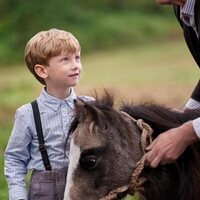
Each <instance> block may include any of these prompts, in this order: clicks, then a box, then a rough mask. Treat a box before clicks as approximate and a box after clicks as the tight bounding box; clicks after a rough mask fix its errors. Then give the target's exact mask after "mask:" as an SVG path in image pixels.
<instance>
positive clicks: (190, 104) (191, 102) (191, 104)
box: [185, 98, 200, 109]
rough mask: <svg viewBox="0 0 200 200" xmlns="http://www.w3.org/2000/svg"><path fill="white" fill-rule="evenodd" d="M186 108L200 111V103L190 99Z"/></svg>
mask: <svg viewBox="0 0 200 200" xmlns="http://www.w3.org/2000/svg"><path fill="white" fill-rule="evenodd" d="M185 107H186V108H188V109H198V108H200V102H198V101H196V100H194V99H192V98H190V99H189V100H188V102H187V103H186V105H185Z"/></svg>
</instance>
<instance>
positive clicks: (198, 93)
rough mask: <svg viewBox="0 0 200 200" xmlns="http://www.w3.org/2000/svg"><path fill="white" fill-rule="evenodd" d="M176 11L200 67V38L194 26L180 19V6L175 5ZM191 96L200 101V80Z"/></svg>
mask: <svg viewBox="0 0 200 200" xmlns="http://www.w3.org/2000/svg"><path fill="white" fill-rule="evenodd" d="M174 12H175V15H176V18H177V20H178V21H179V23H180V25H181V27H182V29H183V33H184V38H185V41H186V43H187V46H188V48H189V50H190V52H191V54H192V56H193V58H194V60H195V61H196V63H197V65H198V66H199V67H200V40H199V38H198V37H197V36H196V33H195V32H194V30H193V28H192V27H188V26H186V25H185V24H184V23H183V22H182V21H181V20H180V7H179V6H174ZM191 98H193V99H195V100H196V101H199V102H200V80H199V82H198V83H197V85H196V87H195V88H194V90H193V92H192V95H191Z"/></svg>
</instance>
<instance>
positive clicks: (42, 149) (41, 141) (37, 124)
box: [31, 100, 51, 171]
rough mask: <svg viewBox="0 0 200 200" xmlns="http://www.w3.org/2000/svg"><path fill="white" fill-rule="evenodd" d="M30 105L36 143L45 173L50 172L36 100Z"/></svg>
mask: <svg viewBox="0 0 200 200" xmlns="http://www.w3.org/2000/svg"><path fill="white" fill-rule="evenodd" d="M31 105H32V109H33V115H34V120H35V127H36V131H37V136H38V141H39V150H40V153H41V155H42V160H43V164H44V167H45V169H46V170H47V171H51V165H50V161H49V157H48V154H47V149H46V146H45V143H44V136H43V131H42V124H41V119H40V112H39V108H38V104H37V100H35V101H33V102H31Z"/></svg>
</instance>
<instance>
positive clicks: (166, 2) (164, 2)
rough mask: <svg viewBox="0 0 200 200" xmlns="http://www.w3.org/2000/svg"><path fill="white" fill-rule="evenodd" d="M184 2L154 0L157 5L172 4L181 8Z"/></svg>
mask: <svg viewBox="0 0 200 200" xmlns="http://www.w3.org/2000/svg"><path fill="white" fill-rule="evenodd" d="M185 1H186V0H156V2H157V3H159V4H173V5H179V6H183V5H184V4H185Z"/></svg>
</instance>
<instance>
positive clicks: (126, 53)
mask: <svg viewBox="0 0 200 200" xmlns="http://www.w3.org/2000/svg"><path fill="white" fill-rule="evenodd" d="M180 37H181V36H180ZM82 62H83V66H84V71H83V73H82V77H81V81H80V85H79V86H78V87H77V88H76V92H77V94H88V95H91V94H92V93H94V91H95V90H96V91H97V92H98V93H101V92H102V91H103V88H107V89H109V90H111V91H112V92H113V93H114V94H115V95H116V104H119V103H120V102H121V101H125V102H130V101H133V102H136V103H138V102H144V101H154V102H157V103H159V104H165V105H168V106H169V107H176V108H177V107H181V106H183V105H184V104H185V102H186V101H187V99H188V97H189V96H190V94H191V91H192V89H193V87H194V85H195V83H196V82H197V80H198V79H199V69H198V67H196V66H195V65H196V64H195V63H194V61H193V59H192V57H191V55H190V53H189V51H188V50H187V47H186V45H185V44H184V43H183V39H181V40H179V41H170V42H164V43H162V42H161V41H158V42H157V43H156V44H148V45H145V46H139V47H137V48H134V47H133V48H130V49H120V50H115V51H109V52H102V53H95V54H90V55H88V56H85V57H83V58H82ZM40 90H41V85H40V84H39V83H37V82H36V81H35V79H34V78H33V76H32V75H31V74H30V73H29V72H28V70H27V69H26V68H25V66H24V64H20V65H18V66H14V67H9V66H6V67H5V68H1V69H0V135H1V140H0V199H1V200H7V199H8V191H7V185H6V182H5V178H4V175H3V153H4V150H5V147H6V143H7V141H8V137H9V134H10V131H11V128H12V124H13V116H14V113H15V110H16V108H17V107H19V106H20V105H22V104H24V103H27V102H29V101H31V100H32V99H34V98H36V97H37V96H38V94H39V92H40ZM130 199H132V198H129V200H130Z"/></svg>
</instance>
